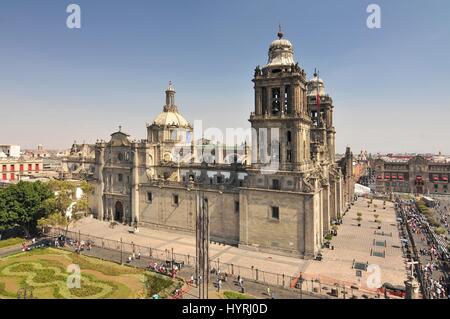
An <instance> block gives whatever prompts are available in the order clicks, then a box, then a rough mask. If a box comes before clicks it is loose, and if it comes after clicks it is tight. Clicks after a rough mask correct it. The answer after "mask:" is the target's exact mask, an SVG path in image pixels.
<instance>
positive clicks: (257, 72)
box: [255, 65, 262, 77]
mask: <svg viewBox="0 0 450 319" xmlns="http://www.w3.org/2000/svg"><path fill="white" fill-rule="evenodd" d="M261 74H262V73H261V68H260V66H259V65H257V66H256V68H255V77H256V76H258V75H261Z"/></svg>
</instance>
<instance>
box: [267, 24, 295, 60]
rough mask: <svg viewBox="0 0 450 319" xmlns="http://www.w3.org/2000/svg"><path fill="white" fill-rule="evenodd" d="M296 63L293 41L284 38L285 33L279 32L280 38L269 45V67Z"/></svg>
mask: <svg viewBox="0 0 450 319" xmlns="http://www.w3.org/2000/svg"><path fill="white" fill-rule="evenodd" d="M293 64H295V59H294V47H293V46H292V43H291V41H289V40H288V39H283V33H282V32H281V29H280V32H278V39H276V40H274V41H273V42H272V43H271V44H270V47H269V61H268V62H267V65H266V66H268V67H271V66H285V65H293Z"/></svg>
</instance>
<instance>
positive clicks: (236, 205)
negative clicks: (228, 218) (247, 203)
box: [234, 200, 239, 213]
mask: <svg viewBox="0 0 450 319" xmlns="http://www.w3.org/2000/svg"><path fill="white" fill-rule="evenodd" d="M234 212H235V213H239V201H238V200H237V201H235V202H234Z"/></svg>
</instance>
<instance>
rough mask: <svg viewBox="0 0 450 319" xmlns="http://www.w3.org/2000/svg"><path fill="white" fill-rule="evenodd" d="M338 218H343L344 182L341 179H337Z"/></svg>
mask: <svg viewBox="0 0 450 319" xmlns="http://www.w3.org/2000/svg"><path fill="white" fill-rule="evenodd" d="M336 186H337V187H336V200H337V201H336V207H337V211H336V217H337V218H341V216H342V180H341V179H340V178H339V179H337V183H336Z"/></svg>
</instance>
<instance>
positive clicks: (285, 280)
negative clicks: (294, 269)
mask: <svg viewBox="0 0 450 319" xmlns="http://www.w3.org/2000/svg"><path fill="white" fill-rule="evenodd" d="M59 235H64V236H65V237H66V238H67V239H70V240H73V241H77V242H85V243H88V242H89V243H91V245H92V246H93V247H98V248H102V249H105V250H108V251H110V252H111V254H110V255H108V257H109V258H110V259H112V260H114V261H117V262H119V261H120V262H121V263H122V262H126V260H127V259H128V257H129V256H130V255H132V254H133V253H134V254H135V255H136V256H137V255H138V254H139V253H140V256H141V261H142V262H147V264H148V263H150V262H164V261H175V262H177V263H181V262H183V263H184V266H188V267H192V268H195V267H196V261H197V260H196V256H191V255H188V254H180V253H175V252H174V251H173V250H172V249H157V248H154V247H151V246H150V245H149V246H142V245H138V244H135V243H133V242H124V241H121V240H112V239H106V238H102V237H98V236H93V235H88V234H83V233H80V232H73V231H69V230H66V229H61V228H51V229H50V231H49V236H51V237H58V236H59ZM209 263H210V269H211V270H212V272H213V273H215V274H218V271H219V270H220V272H221V273H222V274H223V273H226V274H227V275H228V276H231V277H234V278H237V277H241V278H243V279H244V280H248V281H254V282H257V283H263V284H267V285H271V286H278V287H282V288H285V289H293V290H296V291H298V292H299V294H301V293H302V292H303V293H311V294H321V295H322V293H323V292H324V291H326V292H330V293H332V292H333V291H335V292H336V291H339V292H340V295H342V294H344V295H345V294H347V293H349V292H353V290H355V287H353V285H352V283H349V282H343V281H336V280H333V279H331V278H326V277H324V276H321V277H314V276H308V275H305V274H300V273H299V274H298V275H297V276H292V275H286V274H281V273H274V272H268V271H265V270H261V269H258V268H256V267H253V266H251V267H248V266H242V265H238V264H232V263H225V262H221V261H220V260H219V259H210V260H209ZM300 275H301V276H300ZM356 290H359V291H360V293H365V294H366V295H368V296H379V293H378V292H377V291H375V290H368V289H362V288H356ZM330 295H332V294H330Z"/></svg>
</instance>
